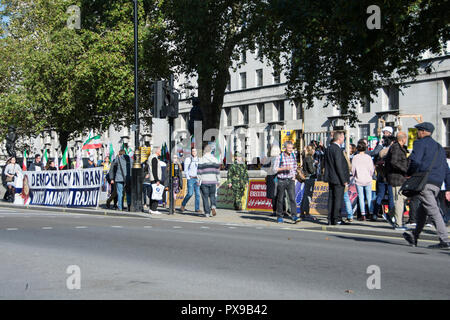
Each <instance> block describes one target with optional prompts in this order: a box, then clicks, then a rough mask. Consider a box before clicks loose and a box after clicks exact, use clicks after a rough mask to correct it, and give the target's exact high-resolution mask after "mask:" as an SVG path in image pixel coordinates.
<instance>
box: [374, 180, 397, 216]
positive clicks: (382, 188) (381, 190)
mask: <svg viewBox="0 0 450 320" xmlns="http://www.w3.org/2000/svg"><path fill="white" fill-rule="evenodd" d="M386 189H387V191H388V199H389V210H394V193H393V192H392V186H391V185H389V184H387V183H383V182H378V183H377V200H376V202H377V206H381V201H382V200H383V198H384V195H385V194H386Z"/></svg>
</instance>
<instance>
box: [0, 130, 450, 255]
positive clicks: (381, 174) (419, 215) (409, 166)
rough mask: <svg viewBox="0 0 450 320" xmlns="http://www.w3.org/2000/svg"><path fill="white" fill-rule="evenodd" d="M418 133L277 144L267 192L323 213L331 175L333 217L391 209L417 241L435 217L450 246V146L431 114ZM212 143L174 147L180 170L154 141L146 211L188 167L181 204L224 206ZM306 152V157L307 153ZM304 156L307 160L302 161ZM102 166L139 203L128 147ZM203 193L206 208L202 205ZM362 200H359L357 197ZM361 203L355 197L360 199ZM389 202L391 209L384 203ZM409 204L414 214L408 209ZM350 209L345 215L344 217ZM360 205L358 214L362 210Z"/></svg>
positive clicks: (241, 171) (9, 174) (35, 166)
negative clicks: (417, 184) (320, 186)
mask: <svg viewBox="0 0 450 320" xmlns="http://www.w3.org/2000/svg"><path fill="white" fill-rule="evenodd" d="M416 129H417V131H418V137H417V138H418V139H417V140H416V141H415V142H414V146H413V149H412V150H408V149H407V140H408V136H407V134H406V133H404V132H398V133H397V134H396V135H394V130H393V129H392V128H391V127H385V128H383V129H382V134H383V135H382V138H381V139H380V141H379V142H378V143H377V145H376V146H375V148H374V149H373V150H369V145H368V141H367V139H361V140H359V141H358V142H357V144H351V145H350V152H349V156H347V152H345V150H344V141H345V134H344V132H340V131H336V132H334V133H333V137H332V140H331V143H330V144H329V145H328V146H326V147H325V146H324V145H323V143H321V142H319V141H311V143H310V144H309V145H307V146H306V147H305V148H304V150H303V152H302V153H299V152H298V151H295V150H294V144H293V143H292V142H291V141H287V142H286V143H285V144H284V145H283V147H284V148H283V151H281V150H280V148H279V147H278V146H276V145H274V146H272V148H271V150H270V157H269V159H270V161H268V162H265V164H263V167H265V168H264V169H265V170H266V173H267V175H266V186H267V188H266V197H267V198H269V199H271V200H272V208H273V215H274V216H276V217H277V222H278V223H283V222H284V217H285V216H286V215H290V216H291V219H292V220H293V221H294V222H295V223H297V222H300V221H301V220H302V219H312V220H316V219H315V218H313V217H312V216H311V215H310V212H309V211H310V202H311V200H312V195H313V192H314V185H315V183H316V181H325V182H327V183H328V187H329V188H328V190H329V193H328V224H329V225H342V224H351V223H352V222H353V221H354V218H357V219H358V220H359V221H366V220H371V221H377V220H378V219H379V218H380V217H383V219H384V220H386V221H387V222H388V223H390V224H391V225H392V227H393V228H394V229H395V230H403V231H407V230H408V229H411V228H414V230H413V232H411V233H408V232H405V233H404V237H405V239H406V240H407V241H408V242H409V243H411V244H412V245H415V244H416V243H417V239H418V238H419V235H420V233H421V232H422V230H423V228H424V226H425V225H426V224H432V225H434V226H435V227H436V230H437V232H438V235H439V238H440V243H439V246H441V247H448V243H447V241H448V234H447V227H446V224H447V223H448V204H449V201H450V191H448V190H450V169H449V165H450V160H448V159H449V156H450V152H448V150H447V152H446V151H445V150H444V148H442V147H441V146H440V144H439V143H437V142H436V141H435V140H434V139H433V138H432V137H431V136H432V134H433V131H434V126H433V125H432V124H431V123H428V122H425V123H420V124H418V125H416ZM212 151H213V150H212V147H211V145H210V144H208V145H206V147H205V148H204V150H203V152H202V156H201V157H199V156H198V150H196V149H192V150H191V154H190V155H189V156H187V157H185V159H184V162H183V163H181V162H180V159H179V158H178V156H177V155H176V154H174V155H172V162H173V171H172V172H171V169H170V168H169V167H168V166H167V164H166V163H165V162H164V161H161V159H160V158H161V147H154V148H153V151H152V154H151V155H150V157H149V158H148V159H147V160H146V161H145V162H144V163H143V169H144V181H143V186H142V191H143V204H144V211H146V210H148V212H149V213H150V214H160V212H159V211H158V205H159V203H160V202H162V205H163V206H165V205H166V203H167V193H168V191H169V190H170V188H169V181H170V180H169V177H170V175H171V174H172V176H173V179H172V183H173V185H172V191H173V193H174V199H175V198H176V195H177V194H178V193H179V192H180V191H181V190H182V188H183V173H184V176H185V178H186V182H187V192H186V196H185V197H184V199H183V201H182V203H181V206H180V208H179V209H178V211H179V212H180V213H184V211H185V210H186V205H187V203H188V202H189V200H190V199H191V198H192V196H195V203H194V207H195V212H196V213H199V214H201V213H203V214H204V215H205V216H206V217H212V216H215V215H216V214H217V211H216V208H217V205H216V198H217V190H218V185H219V184H220V169H221V168H223V165H222V164H221V163H220V162H219V160H218V159H217V158H216V157H215V155H214V154H213V152H212ZM299 157H302V159H301V160H302V161H299V160H300V159H298V158H299ZM242 160H243V159H242V156H241V154H239V153H236V154H235V156H234V161H233V163H232V164H231V165H229V166H228V167H227V169H228V170H227V180H226V184H225V185H226V187H228V188H229V189H231V191H232V194H233V207H234V209H235V210H240V209H241V201H242V200H241V199H242V196H243V195H244V192H245V187H246V185H247V182H248V178H249V176H248V171H247V168H248V167H247V165H246V164H245V163H244V162H243V161H242ZM300 164H301V165H300ZM96 166H101V167H102V168H103V172H104V174H105V177H106V179H107V181H108V183H109V185H110V186H111V192H110V197H109V198H108V199H107V201H106V207H107V208H111V202H113V203H114V205H113V207H112V208H113V209H117V210H124V199H125V198H126V202H127V209H128V211H130V207H131V172H132V170H131V168H132V159H131V157H129V156H128V155H127V154H126V152H125V150H120V152H119V154H118V156H117V157H116V158H115V159H114V161H113V162H112V163H111V162H110V161H109V157H106V158H105V159H104V160H103V161H99V162H98V163H97V164H95V163H94V159H93V158H92V157H90V158H89V161H88V165H87V168H92V167H96ZM28 170H30V171H41V170H57V168H56V167H55V162H54V161H48V163H47V165H46V166H45V167H44V165H43V164H42V162H41V157H40V156H39V155H36V156H35V160H34V162H33V163H32V164H31V166H30V167H29V169H28ZM20 172H21V167H20V166H19V165H18V164H17V163H16V158H15V157H11V158H10V159H8V161H7V164H6V166H5V167H4V169H3V174H2V176H3V185H4V187H5V188H6V190H7V192H6V193H5V197H4V200H6V201H11V198H13V197H12V195H14V177H15V176H16V175H17V174H18V173H20ZM418 172H419V173H420V172H422V173H423V172H429V173H428V174H427V176H426V178H425V180H426V181H425V182H424V186H423V190H421V192H419V193H416V194H414V195H413V196H412V195H407V196H405V194H404V193H403V192H402V186H403V185H404V184H405V182H406V181H407V180H408V178H409V177H411V176H412V175H414V174H416V173H418ZM296 180H298V181H300V182H302V183H304V193H303V197H302V201H301V203H300V212H299V213H297V203H296V192H295V185H296V183H295V181H296ZM350 185H355V186H356V193H357V202H356V203H357V204H356V210H355V209H354V208H355V205H352V202H351V200H350V197H349V192H348V188H349V186H350ZM200 197H201V198H202V202H203V211H202V210H200ZM353 201H355V200H353ZM353 203H355V202H353ZM383 206H387V208H388V210H384V208H383ZM406 208H409V210H408V212H409V218H408V219H405V217H404V213H405V211H406V210H407V209H406ZM342 211H344V216H345V217H346V218H345V219H344V218H343V217H342V216H343V215H342ZM355 213H356V217H355Z"/></svg>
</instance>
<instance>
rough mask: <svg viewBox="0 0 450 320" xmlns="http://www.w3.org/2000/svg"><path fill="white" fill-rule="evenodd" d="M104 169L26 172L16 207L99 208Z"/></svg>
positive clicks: (16, 200) (17, 196)
mask: <svg viewBox="0 0 450 320" xmlns="http://www.w3.org/2000/svg"><path fill="white" fill-rule="evenodd" d="M103 178H104V177H103V169H102V168H90V169H75V170H59V171H24V172H23V180H22V183H21V185H20V186H21V189H20V194H19V195H17V194H16V198H15V202H14V203H15V204H22V205H25V204H30V205H42V206H61V207H97V206H98V201H99V196H100V192H101V187H102V184H103Z"/></svg>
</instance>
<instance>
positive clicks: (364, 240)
mask: <svg viewBox="0 0 450 320" xmlns="http://www.w3.org/2000/svg"><path fill="white" fill-rule="evenodd" d="M363 236H364V235H361V237H352V236H341V235H335V237H336V238H340V239H345V240H354V241H358V242H374V243H386V244H393V245H397V246H398V245H400V246H407V247H411V246H410V245H409V244H407V243H398V242H393V241H388V240H382V239H373V238H362V237H363ZM399 240H402V239H400V238H399Z"/></svg>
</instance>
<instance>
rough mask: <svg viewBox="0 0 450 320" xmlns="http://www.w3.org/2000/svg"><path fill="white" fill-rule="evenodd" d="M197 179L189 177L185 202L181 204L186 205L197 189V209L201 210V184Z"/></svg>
mask: <svg viewBox="0 0 450 320" xmlns="http://www.w3.org/2000/svg"><path fill="white" fill-rule="evenodd" d="M197 181H198V180H197V178H193V179H189V180H188V181H187V188H188V190H187V195H186V196H185V197H184V199H183V202H182V203H181V205H182V206H183V207H185V206H186V204H187V203H188V201H189V199H191V197H192V195H193V194H194V191H195V211H198V210H200V186H199V185H198V184H197Z"/></svg>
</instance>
